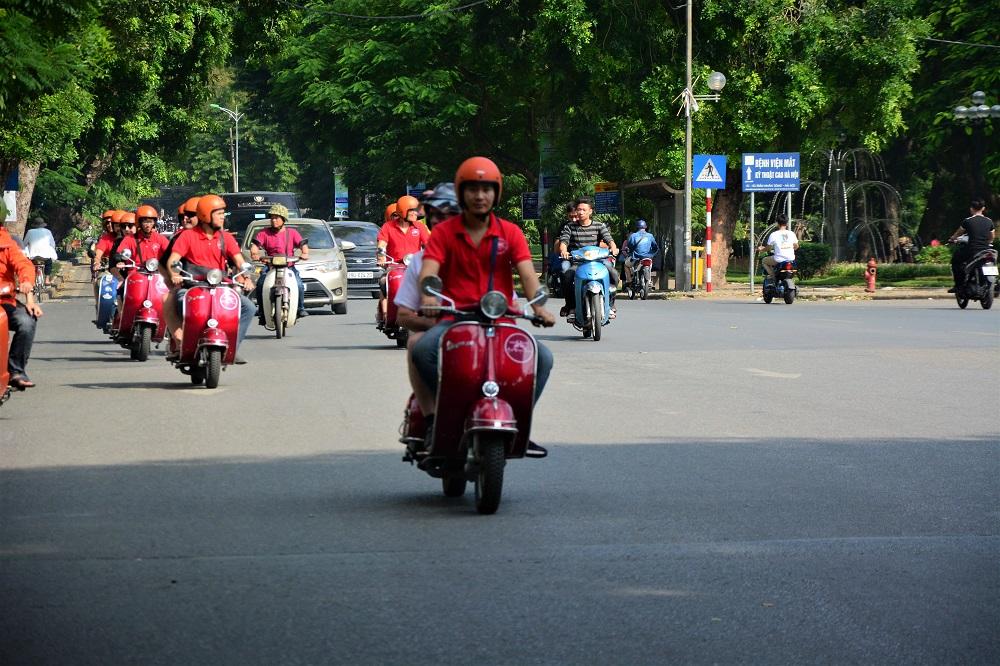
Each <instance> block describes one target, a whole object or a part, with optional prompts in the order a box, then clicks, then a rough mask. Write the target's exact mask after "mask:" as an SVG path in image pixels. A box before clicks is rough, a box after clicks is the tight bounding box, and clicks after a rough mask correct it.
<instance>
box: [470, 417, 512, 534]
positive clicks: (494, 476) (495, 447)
mask: <svg viewBox="0 0 1000 666" xmlns="http://www.w3.org/2000/svg"><path fill="white" fill-rule="evenodd" d="M478 437H479V441H478V447H479V474H478V475H477V476H476V511H478V512H479V513H481V514H484V515H490V514H494V513H496V512H497V509H498V508H500V497H501V495H503V468H504V465H506V464H507V460H506V451H505V450H504V445H503V440H502V439H500V438H499V437H497V436H496V435H487V434H484V435H479V436H478Z"/></svg>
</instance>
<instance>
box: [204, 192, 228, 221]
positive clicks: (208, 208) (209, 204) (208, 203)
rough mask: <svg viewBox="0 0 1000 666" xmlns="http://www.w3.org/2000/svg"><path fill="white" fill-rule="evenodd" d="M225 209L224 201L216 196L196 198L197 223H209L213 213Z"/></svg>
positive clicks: (208, 195) (207, 195)
mask: <svg viewBox="0 0 1000 666" xmlns="http://www.w3.org/2000/svg"><path fill="white" fill-rule="evenodd" d="M219 209H222V210H225V209H226V201H225V199H223V198H222V197H220V196H219V195H217V194H206V195H205V196H203V197H198V221H199V222H205V223H208V222H211V221H212V213H214V212H215V211H217V210H219Z"/></svg>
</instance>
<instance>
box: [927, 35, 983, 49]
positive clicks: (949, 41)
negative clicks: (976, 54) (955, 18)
mask: <svg viewBox="0 0 1000 666" xmlns="http://www.w3.org/2000/svg"><path fill="white" fill-rule="evenodd" d="M924 39H926V40H927V41H928V42H940V43H942V44H958V45H960V46H975V47H978V48H981V49H1000V46H997V45H996V44H974V43H973V42H956V41H953V40H951V39H934V38H933V37H924Z"/></svg>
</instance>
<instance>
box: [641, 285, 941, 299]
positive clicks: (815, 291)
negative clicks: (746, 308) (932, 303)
mask: <svg viewBox="0 0 1000 666" xmlns="http://www.w3.org/2000/svg"><path fill="white" fill-rule="evenodd" d="M712 287H713V288H712V293H711V294H709V293H706V292H705V289H704V287H702V288H701V289H699V290H697V291H687V292H680V291H666V292H653V293H651V294H650V295H649V297H650V298H656V299H673V298H715V299H718V300H734V299H736V300H760V299H761V286H760V285H759V284H755V285H754V291H753V293H751V292H750V286H749V285H747V284H738V283H736V284H727V285H725V286H721V287H720V286H718V285H712ZM797 298H799V299H802V300H807V301H890V300H926V299H935V298H943V299H947V300H954V299H955V297H954V296H952V295H951V294H949V293H948V290H947V289H946V288H945V287H878V288H876V290H875V292H874V293H868V292H866V291H865V288H864V287H863V286H861V285H858V286H856V287H799V288H798V294H797Z"/></svg>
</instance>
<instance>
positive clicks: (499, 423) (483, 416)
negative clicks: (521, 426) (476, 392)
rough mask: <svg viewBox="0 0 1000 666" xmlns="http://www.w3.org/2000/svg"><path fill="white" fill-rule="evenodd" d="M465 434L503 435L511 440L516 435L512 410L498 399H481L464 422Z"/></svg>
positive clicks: (507, 404)
mask: <svg viewBox="0 0 1000 666" xmlns="http://www.w3.org/2000/svg"><path fill="white" fill-rule="evenodd" d="M465 432H466V433H468V434H472V433H476V432H497V433H503V434H504V435H506V436H509V438H510V439H511V440H512V439H513V438H514V437H515V436H516V435H517V417H515V416H514V408H513V407H511V406H510V404H509V403H508V402H507V401H506V400H501V399H500V398H481V399H480V400H479V401H478V402H477V403H476V404H475V405H474V406H473V407H472V411H471V412H470V413H469V416H468V417H467V418H466V420H465Z"/></svg>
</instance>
